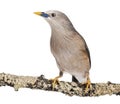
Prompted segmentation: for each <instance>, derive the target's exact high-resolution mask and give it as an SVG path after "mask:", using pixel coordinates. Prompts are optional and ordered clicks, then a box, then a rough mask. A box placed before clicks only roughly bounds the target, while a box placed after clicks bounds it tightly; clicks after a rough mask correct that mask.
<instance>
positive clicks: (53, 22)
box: [34, 10, 73, 29]
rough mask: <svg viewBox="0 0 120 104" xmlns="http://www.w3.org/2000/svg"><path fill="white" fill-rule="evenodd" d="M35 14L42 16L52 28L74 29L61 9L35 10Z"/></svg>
mask: <svg viewBox="0 0 120 104" xmlns="http://www.w3.org/2000/svg"><path fill="white" fill-rule="evenodd" d="M34 14H37V15H39V16H42V17H43V18H44V19H45V20H46V21H47V22H48V23H49V24H50V26H51V28H55V27H56V28H58V29H59V28H65V29H73V25H72V23H71V22H70V20H69V19H68V17H67V16H66V15H65V14H64V13H62V12H60V11H56V10H49V11H46V12H34Z"/></svg>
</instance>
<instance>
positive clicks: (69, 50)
mask: <svg viewBox="0 0 120 104" xmlns="http://www.w3.org/2000/svg"><path fill="white" fill-rule="evenodd" d="M34 14H36V15H39V16H42V17H43V18H44V19H45V20H46V21H47V22H48V24H49V25H50V27H51V39H50V48H51V53H52V54H53V56H54V58H55V60H56V63H57V66H58V68H59V75H58V76H57V77H55V78H54V79H53V87H55V83H56V82H57V81H58V79H59V78H61V77H62V76H63V73H64V72H67V73H69V74H70V75H72V81H73V82H76V83H82V84H86V91H87V90H88V88H89V87H90V84H91V81H90V77H89V71H90V68H91V58H90V52H89V49H88V46H87V44H86V41H85V39H84V38H83V37H82V36H81V34H79V33H78V32H77V30H76V29H75V28H74V26H73V24H72V22H71V21H70V19H69V18H68V17H67V15H66V14H64V13H63V12H61V11H58V10H49V11H46V12H40V11H38V12H34ZM77 15H78V14H77Z"/></svg>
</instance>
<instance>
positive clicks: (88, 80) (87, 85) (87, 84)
mask: <svg viewBox="0 0 120 104" xmlns="http://www.w3.org/2000/svg"><path fill="white" fill-rule="evenodd" d="M90 85H91V81H90V79H89V78H88V79H87V82H86V88H85V93H87V92H88V89H89V88H90Z"/></svg>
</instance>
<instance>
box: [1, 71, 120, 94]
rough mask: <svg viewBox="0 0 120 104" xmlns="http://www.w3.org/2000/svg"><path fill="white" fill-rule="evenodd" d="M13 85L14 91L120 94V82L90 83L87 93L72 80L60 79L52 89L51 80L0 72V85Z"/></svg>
mask: <svg viewBox="0 0 120 104" xmlns="http://www.w3.org/2000/svg"><path fill="white" fill-rule="evenodd" d="M6 85H7V86H11V87H14V89H15V91H18V89H19V88H31V89H41V90H47V91H56V92H61V93H64V94H67V95H69V96H73V95H77V96H100V95H106V94H109V95H112V94H115V95H120V84H115V83H111V82H107V83H92V84H91V87H90V88H89V91H88V93H85V85H81V84H77V83H74V82H63V81H60V82H58V83H57V84H56V86H55V88H54V90H52V81H50V80H48V79H46V78H44V76H43V75H41V76H40V77H32V76H17V75H11V74H5V73H0V86H6Z"/></svg>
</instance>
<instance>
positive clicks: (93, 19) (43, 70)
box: [0, 0, 120, 104]
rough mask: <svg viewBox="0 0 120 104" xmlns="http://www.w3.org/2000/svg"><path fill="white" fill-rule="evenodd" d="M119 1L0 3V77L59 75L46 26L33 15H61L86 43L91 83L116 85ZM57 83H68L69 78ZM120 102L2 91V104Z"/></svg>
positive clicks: (118, 79) (119, 79) (18, 0)
mask: <svg viewBox="0 0 120 104" xmlns="http://www.w3.org/2000/svg"><path fill="white" fill-rule="evenodd" d="M119 2H120V1H119V0H1V1H0V73H1V72H5V73H11V74H16V75H31V76H39V75H41V74H44V75H45V77H47V78H53V77H55V76H57V75H58V72H59V70H58V68H57V66H56V62H55V60H54V58H53V56H52V55H51V52H50V47H49V40H50V35H51V30H50V27H49V25H48V23H47V22H46V21H45V20H44V19H43V18H42V17H40V16H37V15H34V14H33V12H35V11H47V10H52V9H54V10H59V11H62V12H64V13H66V14H67V16H69V18H70V20H71V21H72V23H73V25H74V27H75V28H76V29H77V31H78V32H79V33H80V34H81V35H82V36H83V37H84V38H85V40H86V42H87V44H88V47H89V49H90V53H91V60H92V68H91V71H90V78H91V81H92V82H107V81H111V82H116V83H119V82H120V75H119V72H120V71H119V70H120V37H119V36H120V3H119ZM61 80H65V81H71V76H70V75H69V74H64V77H63V78H62V79H61ZM119 101H120V98H119V96H115V95H112V96H108V95H106V96H102V97H76V96H73V97H69V96H66V95H64V94H61V93H56V92H47V91H41V90H31V89H20V90H19V91H18V92H15V91H14V89H13V88H10V87H0V103H1V104H2V103H3V104H8V103H9V104H11V103H12V104H16V103H19V104H25V103H27V104H42V103H44V104H46V103H51V104H57V103H58V104H64V103H65V104H83V103H85V104H87V103H89V104H90V103H92V104H101V103H102V104H106V103H117V102H119Z"/></svg>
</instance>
